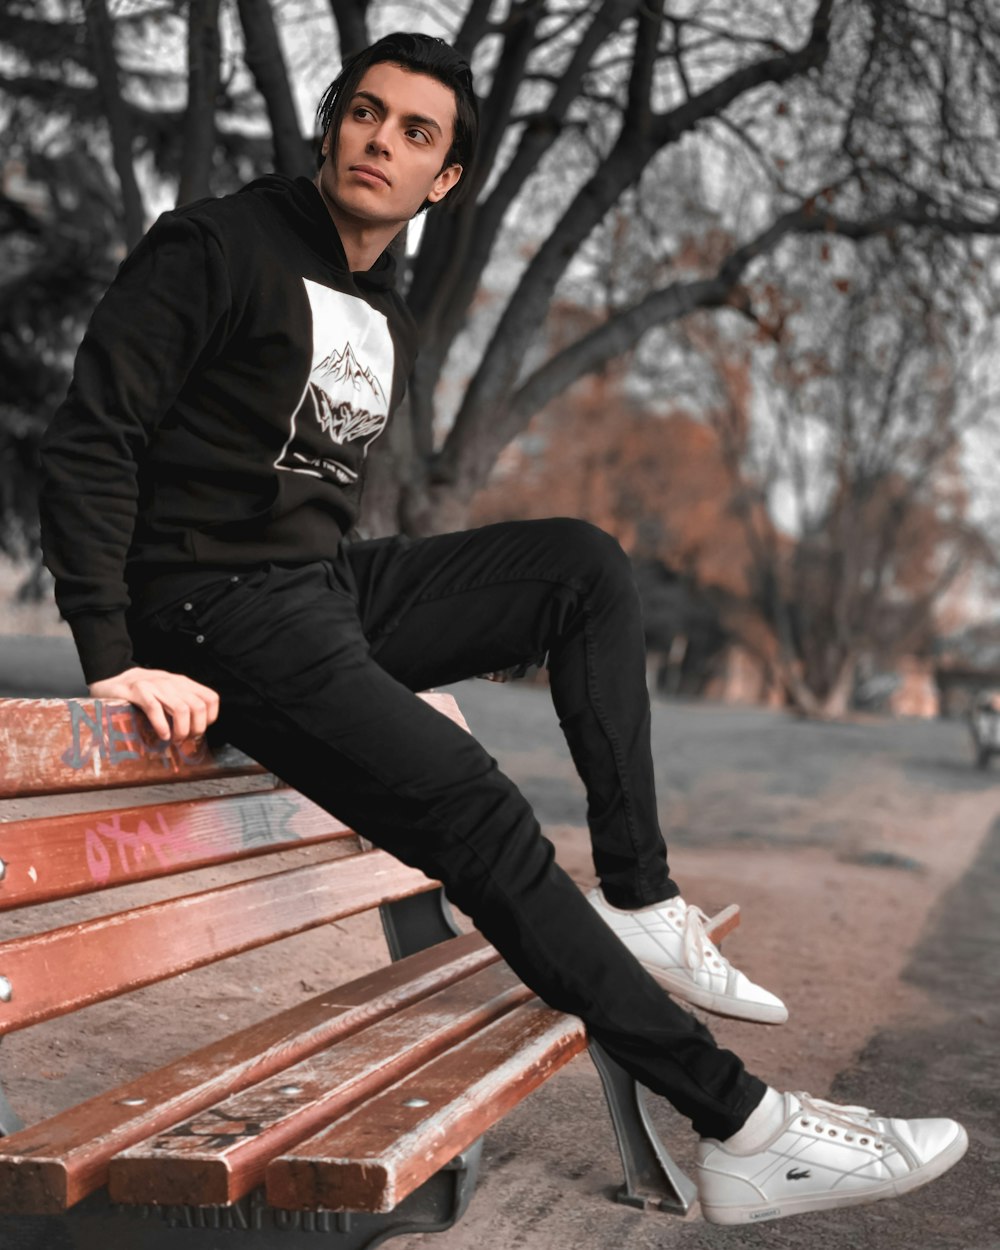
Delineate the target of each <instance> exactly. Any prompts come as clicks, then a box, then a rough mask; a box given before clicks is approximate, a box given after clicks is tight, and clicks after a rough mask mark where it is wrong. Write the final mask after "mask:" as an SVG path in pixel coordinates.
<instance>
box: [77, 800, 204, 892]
mask: <svg viewBox="0 0 1000 1250" xmlns="http://www.w3.org/2000/svg"><path fill="white" fill-rule="evenodd" d="M150 817H151V819H150V820H140V821H139V823H138V825H137V826H136V828H135V829H125V828H124V827H123V826H122V823H121V817H120V816H118V815H112V816H111V818H110V819H108V820H102V821H98V823H97V824H95V825H94V827H93V828H92V829H87V830H86V833H85V834H84V845H85V849H86V854H87V867H88V869H89V870H90V876H91V879H92V880H93V881H95V882H97V884H98V885H103V884H104V883H105V882H107V881H109V880H110V878H111V875H112V866H113V860H114V858H115V857H117V861H118V867H119V869H120V871H121V872H122V873H124V874H129V873H132V872H135V871H136V870H138V869H142V868H146V867H148V865H149V860H150V856H152V858H153V859H154V860H155V861H156V863H157V865H159V866H160V867H161V868H170V867H171V866H172V865H174V864H177V863H183V862H184V860H186V859H190V858H191V853H192V852H191V847H190V844H189V843H188V840H187V836H186V830H185V828H184V825H183V824H182V825H180V826H178V827H177V828H171V827H170V825H169V824H168V822H167V820H166V817H165V816H164V815H163V813H162V812H154V813H150ZM152 818H155V825H154V824H153V823H152Z"/></svg>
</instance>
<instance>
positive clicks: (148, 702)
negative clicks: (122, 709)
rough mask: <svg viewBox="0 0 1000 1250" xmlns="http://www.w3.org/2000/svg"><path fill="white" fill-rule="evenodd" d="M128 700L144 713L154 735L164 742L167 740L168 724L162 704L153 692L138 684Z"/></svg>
mask: <svg viewBox="0 0 1000 1250" xmlns="http://www.w3.org/2000/svg"><path fill="white" fill-rule="evenodd" d="M130 702H132V703H134V704H136V706H137V707H138V708H140V709H141V711H142V712H143V713H144V714H145V716H146V719H147V720H148V721H149V723H150V724H151V725H152V727H153V732H154V733H155V734H156V736H157V737H158V738H162V739H163V741H164V742H169V741H170V724H169V722H168V721H167V718H166V715H165V713H164V711H163V706H162V704H161V703H160V701H159V699H157V698H156V696H155V695H154V694H153V692H152V691H148V690H146V689H145V688H143V687H142V686H139V687H137V688H136V690H135V691H134V692H133V693H132V696H131V699H130Z"/></svg>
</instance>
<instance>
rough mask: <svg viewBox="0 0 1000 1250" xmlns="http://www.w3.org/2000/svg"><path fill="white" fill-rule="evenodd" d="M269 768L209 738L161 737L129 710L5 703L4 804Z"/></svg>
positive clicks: (0, 708)
mask: <svg viewBox="0 0 1000 1250" xmlns="http://www.w3.org/2000/svg"><path fill="white" fill-rule="evenodd" d="M262 772H264V769H263V768H261V766H260V765H259V764H256V763H255V762H254V761H253V760H251V759H249V758H248V757H247V756H245V755H241V754H240V753H239V752H236V751H227V752H223V753H217V754H214V755H213V753H212V752H211V751H210V749H209V747H208V745H207V743H206V741H205V739H204V738H191V739H189V740H188V741H187V742H182V743H180V744H175V743H171V742H163V741H162V740H161V739H160V738H157V736H156V734H155V733H154V732H153V729H152V727H151V726H150V724H149V722H148V721H147V720H146V718H145V716H143V715H142V713H141V712H139V711H138V709H137V708H134V707H133V706H132V705H131V704H130V703H117V702H116V703H105V702H104V701H103V700H101V699H0V798H4V799H9V798H23V797H25V796H27V795H33V794H62V793H67V792H74V791H78V790H105V789H111V788H115V787H120V786H140V785H157V784H159V783H163V782H170V781H176V780H178V779H179V778H183V779H184V780H185V781H198V780H200V779H203V778H209V777H241V776H247V775H249V774H253V773H262Z"/></svg>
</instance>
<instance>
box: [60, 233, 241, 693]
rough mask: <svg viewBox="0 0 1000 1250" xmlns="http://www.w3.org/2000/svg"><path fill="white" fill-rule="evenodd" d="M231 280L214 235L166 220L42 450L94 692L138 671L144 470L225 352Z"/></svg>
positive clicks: (68, 597)
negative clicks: (129, 615) (137, 570)
mask: <svg viewBox="0 0 1000 1250" xmlns="http://www.w3.org/2000/svg"><path fill="white" fill-rule="evenodd" d="M230 303H231V300H230V287H229V275H228V270H227V266H226V263H225V258H224V257H223V254H222V251H221V249H220V247H219V244H218V241H217V240H216V238H215V236H214V235H213V234H211V233H210V232H209V231H207V230H204V229H203V228H202V227H201V226H200V225H199V224H198V223H197V222H195V221H193V220H192V219H191V218H190V217H185V216H175V215H172V214H171V215H168V216H167V217H164V218H161V219H160V221H159V222H157V223H156V225H154V226H153V227H152V229H151V230H150V231H149V233H148V234H147V235H146V237H145V238H144V239H143V240H142V242H141V243H140V244H139V245H138V246H137V247H136V249H135V250H134V251H133V252H132V254H131V255H130V256H129V257H128V258H127V259H126V260H125V262H124V264H123V265H122V267H121V269H120V270H119V271H118V275H117V277H116V278H115V280H114V282H113V283H112V285H111V286H110V288H109V289H108V291H107V294H106V295H105V296H104V298H103V299H102V301H101V303H100V304H99V305H98V307H97V310H96V311H95V313H94V315H93V318H92V319H91V322H90V325H89V327H88V329H87V333H86V335H85V336H84V339H83V342H82V343H81V345H80V349H79V352H78V353H77V357H76V362H75V365H74V370H73V381H72V383H71V385H70V389H69V393H68V395H67V397H66V400H65V401H64V402H63V404H62V405H61V406H60V408H59V409H58V411H57V412H56V414H55V416H54V417H53V419H52V423H51V424H50V426H49V428H48V430H47V431H46V434H45V436H44V438H43V440H42V488H41V497H40V515H41V527H42V551H43V554H44V557H45V563H46V564H47V566H48V568H49V569H50V571H51V572H52V574H53V576H54V577H55V594H56V603H57V604H58V606H59V609H60V611H61V612H62V615H63V616H64V617H65V618H66V620H67V621H68V622H69V625H70V628H71V629H72V631H73V637H74V640H75V642H76V646H77V650H78V651H79V653H80V659H81V662H82V664H83V672H84V676H85V678H86V680H87V681H88V682H94V681H99V680H101V679H102V678H105V677H112V676H115V675H116V674H118V673H120V672H123V671H124V670H125V669H126V668H129V667H130V666H131V665H132V663H133V659H132V645H131V642H130V640H129V636H128V630H127V628H126V624H125V609H126V608H127V607H128V603H129V599H128V592H127V589H126V585H125V560H126V556H127V554H128V549H129V545H130V543H131V540H132V534H133V530H134V528H135V520H136V510H137V501H138V468H139V463H140V461H141V459H142V457H143V455H144V453H145V451H146V449H147V447H148V445H149V442H150V439H151V437H152V435H153V433H154V431H155V430H156V427H157V425H158V423H159V422H160V420H161V419H162V418H163V416H164V414H165V413H166V412H167V411H168V410H169V408H170V407H171V405H172V403H173V402H174V399H175V398H176V396H177V394H178V393H179V391H180V390H181V388H182V387H183V386H184V384H185V382H186V380H187V378H188V376H189V375H190V373H191V372H192V370H193V369H194V368H195V367H196V365H197V363H198V360H199V358H200V357H202V355H203V353H205V352H207V351H209V350H211V348H212V346H213V344H216V350H217V345H218V343H219V342H220V335H222V334H224V332H225V325H226V322H227V321H228V315H227V314H228V312H229V308H230Z"/></svg>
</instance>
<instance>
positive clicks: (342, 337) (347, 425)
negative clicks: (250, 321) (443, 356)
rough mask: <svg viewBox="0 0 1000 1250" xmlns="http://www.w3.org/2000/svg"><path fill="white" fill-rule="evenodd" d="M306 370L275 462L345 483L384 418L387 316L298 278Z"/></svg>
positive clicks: (388, 376)
mask: <svg viewBox="0 0 1000 1250" xmlns="http://www.w3.org/2000/svg"><path fill="white" fill-rule="evenodd" d="M302 281H303V286H304V287H305V291H306V295H307V297H308V299H309V307H310V311H311V313H312V342H313V348H312V370H311V372H310V374H309V381H308V383H307V384H306V389H305V392H304V393H303V395H302V398H301V400H300V402H299V405H298V407H297V408H296V410H295V412H294V414H293V415H292V421H291V430H290V432H289V437H288V441H287V442H286V444H285V446H284V448H283V449H282V451H281V454H280V455H279V456H278V459H277V460H276V461H275V467H276V468H279V469H288V470H290V471H291V472H293V473H307V474H310V475H311V476H313V477H321V478H328V479H332V480H333V481H336V482H338V483H340V484H342V485H348V484H350V483H351V482H354V481H356V480H357V478H358V473H359V466H360V462H361V460H363V459H364V456H365V455H366V454H367V451H368V446H369V444H370V443H371V442H372V441H373V440H374V439H376V438H377V437H378V436H379V434H381V433H382V431H383V430H384V429H385V425H386V421H387V420H388V418H389V399H388V395H387V390H388V389H391V387H392V371H393V365H394V352H393V346H392V338H391V336H390V334H389V326H388V322H387V320H386V318H385V316H384V314H382V313H380V312H376V311H375V309H373V308H371V307H370V306H369V305H368V304H366V303H365V302H364V300H360V299H358V298H357V297H356V296H353V295H345V294H344V293H343V292H342V291H333V290H331V289H330V288H329V287H325V286H320V285H319V284H318V283H316V282H310V281H309V279H308V278H303V280H302Z"/></svg>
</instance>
